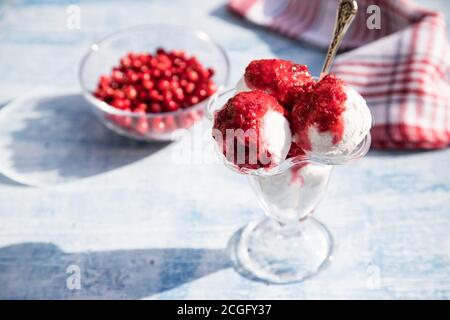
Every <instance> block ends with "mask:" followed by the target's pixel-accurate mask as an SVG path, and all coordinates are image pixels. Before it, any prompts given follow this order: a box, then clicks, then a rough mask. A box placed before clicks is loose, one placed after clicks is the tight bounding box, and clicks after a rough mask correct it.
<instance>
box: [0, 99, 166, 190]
mask: <svg viewBox="0 0 450 320" xmlns="http://www.w3.org/2000/svg"><path fill="white" fill-rule="evenodd" d="M21 106H24V108H26V110H25V111H24V114H23V115H17V114H15V112H11V114H8V115H7V116H8V117H11V119H12V120H11V123H10V124H8V125H10V126H11V127H10V128H11V129H10V131H8V137H7V138H8V139H9V140H8V141H7V143H8V144H7V150H6V151H7V152H8V153H9V159H11V160H10V167H12V169H13V172H14V173H16V174H18V175H20V176H25V177H30V178H31V179H36V180H40V179H41V180H44V183H43V184H47V183H49V184H52V183H60V182H67V181H71V180H74V179H79V178H84V177H89V176H93V175H97V174H100V173H104V172H107V171H110V170H113V169H116V168H119V167H122V166H125V165H128V164H131V163H133V162H135V161H138V160H140V159H143V158H145V157H147V156H149V155H151V154H153V153H155V152H157V151H159V150H161V149H162V148H164V147H166V146H167V145H168V143H143V142H136V141H132V140H130V139H127V138H125V137H122V136H119V135H117V134H116V133H114V132H112V131H110V130H109V129H107V128H105V126H104V125H103V124H101V123H100V122H99V121H98V120H97V119H96V118H95V115H94V114H93V113H92V111H91V110H89V105H88V104H87V102H86V101H85V100H84V98H83V97H82V95H81V94H70V95H59V96H54V97H53V96H43V97H42V98H41V97H37V98H36V97H33V98H32V99H30V102H29V103H28V104H27V105H25V104H22V105H21ZM8 169H9V171H11V168H8ZM5 175H7V176H10V175H9V174H5ZM0 182H1V180H0ZM30 184H32V183H30Z"/></svg>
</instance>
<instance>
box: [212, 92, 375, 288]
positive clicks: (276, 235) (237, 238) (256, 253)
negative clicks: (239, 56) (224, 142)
mask: <svg viewBox="0 0 450 320" xmlns="http://www.w3.org/2000/svg"><path fill="white" fill-rule="evenodd" d="M235 93H236V90H235V89H231V90H228V91H225V92H223V93H221V94H215V95H213V97H212V98H211V99H210V100H209V104H208V106H207V109H206V114H207V117H208V119H210V120H211V122H213V120H214V114H215V112H216V111H217V110H219V109H221V108H222V107H223V106H224V105H225V103H226V102H227V101H228V99H230V98H231V97H233V96H234V95H235ZM370 141H371V138H370V134H367V136H366V137H365V138H364V139H363V140H362V141H361V143H360V144H359V145H358V146H357V147H356V148H355V149H354V150H353V151H352V152H351V153H350V154H347V155H343V156H340V157H321V156H318V155H314V154H311V153H309V154H306V155H302V156H298V157H293V158H288V159H286V160H285V161H283V162H282V163H280V164H279V165H277V166H275V167H273V168H270V169H265V168H261V169H242V168H239V167H238V166H236V165H235V164H234V163H231V162H229V161H228V160H227V158H226V157H225V156H224V155H223V153H222V149H221V148H219V147H217V143H215V142H214V143H215V145H216V147H217V148H216V152H217V154H218V155H219V157H220V158H221V159H222V161H223V162H224V164H225V165H226V166H227V167H228V168H230V169H231V170H233V171H235V172H238V173H241V174H245V175H247V176H248V179H249V182H250V185H251V186H252V188H253V190H254V192H255V194H256V196H257V199H258V202H259V205H260V207H261V208H262V209H263V212H264V213H265V218H262V219H260V220H257V221H254V222H250V223H249V224H247V225H246V226H245V227H243V228H242V229H240V230H238V231H237V232H236V233H235V234H234V235H233V237H232V238H231V239H230V241H229V244H228V253H229V255H230V257H231V260H232V262H233V265H234V267H235V269H236V270H237V271H238V272H240V273H241V274H243V275H244V276H246V277H249V278H251V279H254V280H260V281H264V282H268V283H278V284H286V283H293V282H299V281H303V280H305V279H307V278H310V277H312V276H314V275H315V274H317V273H318V272H319V271H321V270H322V269H324V268H325V267H326V266H327V265H328V264H329V262H330V261H331V260H332V251H333V245H334V242H333V237H332V235H331V233H330V232H329V230H328V229H327V228H326V226H325V225H323V224H322V223H321V222H319V221H318V220H317V219H316V218H314V217H313V216H312V215H313V213H314V212H315V210H316V208H317V207H318V205H319V203H320V201H321V199H322V197H323V196H324V194H325V193H326V189H327V185H328V181H329V178H330V174H331V171H332V168H333V166H334V165H343V164H348V163H351V162H353V161H356V160H359V159H361V158H362V157H363V156H364V155H365V154H366V153H367V151H368V150H369V148H370Z"/></svg>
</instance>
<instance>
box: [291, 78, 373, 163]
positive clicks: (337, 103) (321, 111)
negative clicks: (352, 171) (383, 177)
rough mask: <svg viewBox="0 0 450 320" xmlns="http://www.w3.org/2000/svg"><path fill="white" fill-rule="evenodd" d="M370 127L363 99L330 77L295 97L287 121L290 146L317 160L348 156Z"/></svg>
mask: <svg viewBox="0 0 450 320" xmlns="http://www.w3.org/2000/svg"><path fill="white" fill-rule="evenodd" d="M371 123H372V117H371V114H370V110H369V108H368V107H367V104H366V101H365V100H364V98H363V97H362V96H361V95H360V94H359V93H358V92H356V91H355V90H354V89H353V88H351V87H349V86H347V85H345V84H344V82H343V81H342V80H340V79H338V78H337V77H335V76H334V75H332V74H329V75H327V76H325V77H324V78H323V79H321V80H320V81H318V82H317V83H315V84H314V85H312V86H311V87H310V88H308V89H307V90H306V91H305V92H304V93H303V94H301V95H299V96H298V97H297V100H296V102H295V104H294V107H293V110H292V119H291V125H292V131H293V141H294V143H295V144H296V145H297V146H298V147H300V148H301V149H303V150H304V151H305V152H311V153H314V154H316V155H319V156H345V155H349V154H350V153H351V152H352V151H354V149H355V148H356V147H357V145H358V144H360V143H361V142H362V141H363V139H364V138H365V136H366V135H367V134H368V133H369V130H370V127H371Z"/></svg>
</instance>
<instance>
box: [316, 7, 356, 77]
mask: <svg viewBox="0 0 450 320" xmlns="http://www.w3.org/2000/svg"><path fill="white" fill-rule="evenodd" d="M357 11H358V4H357V2H356V0H341V1H340V2H339V7H338V11H337V14H336V23H335V25H334V31H333V38H332V40H331V43H330V46H329V47H328V51H327V55H326V57H325V62H324V64H323V67H322V72H321V74H320V78H322V77H323V76H325V75H326V74H328V73H329V72H330V68H331V64H332V63H333V61H334V57H335V56H336V53H337V51H338V48H339V46H340V44H341V42H342V39H343V38H344V36H345V33H346V32H347V30H348V27H350V25H351V23H352V21H353V19H354V18H355V16H356V12H357Z"/></svg>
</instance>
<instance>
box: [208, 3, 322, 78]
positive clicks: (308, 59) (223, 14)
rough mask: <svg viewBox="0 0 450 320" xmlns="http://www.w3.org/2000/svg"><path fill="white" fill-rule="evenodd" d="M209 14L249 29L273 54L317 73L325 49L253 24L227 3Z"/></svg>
mask: <svg viewBox="0 0 450 320" xmlns="http://www.w3.org/2000/svg"><path fill="white" fill-rule="evenodd" d="M210 15H212V16H213V17H217V18H219V19H221V20H224V21H226V22H228V23H230V24H232V25H235V26H240V27H242V28H244V29H247V30H251V31H252V32H254V33H255V34H256V35H257V36H258V38H260V39H261V40H263V41H264V42H265V43H267V44H268V45H269V47H270V50H271V51H272V52H273V54H274V55H275V56H277V57H279V58H281V59H287V60H293V61H298V62H299V63H302V64H306V65H308V66H309V67H310V71H311V73H312V74H319V72H320V67H321V66H322V63H323V59H324V56H325V50H323V48H318V47H316V46H314V45H311V44H309V43H306V42H304V41H301V40H297V39H292V38H289V37H286V36H284V35H281V34H280V33H277V32H275V31H272V30H270V29H268V28H266V27H262V26H258V25H255V24H253V23H251V22H249V21H247V20H245V19H244V18H242V17H239V16H238V15H237V14H235V13H233V12H231V10H230V9H228V7H227V5H221V6H219V7H217V8H215V9H214V10H212V11H211V12H210Z"/></svg>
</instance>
